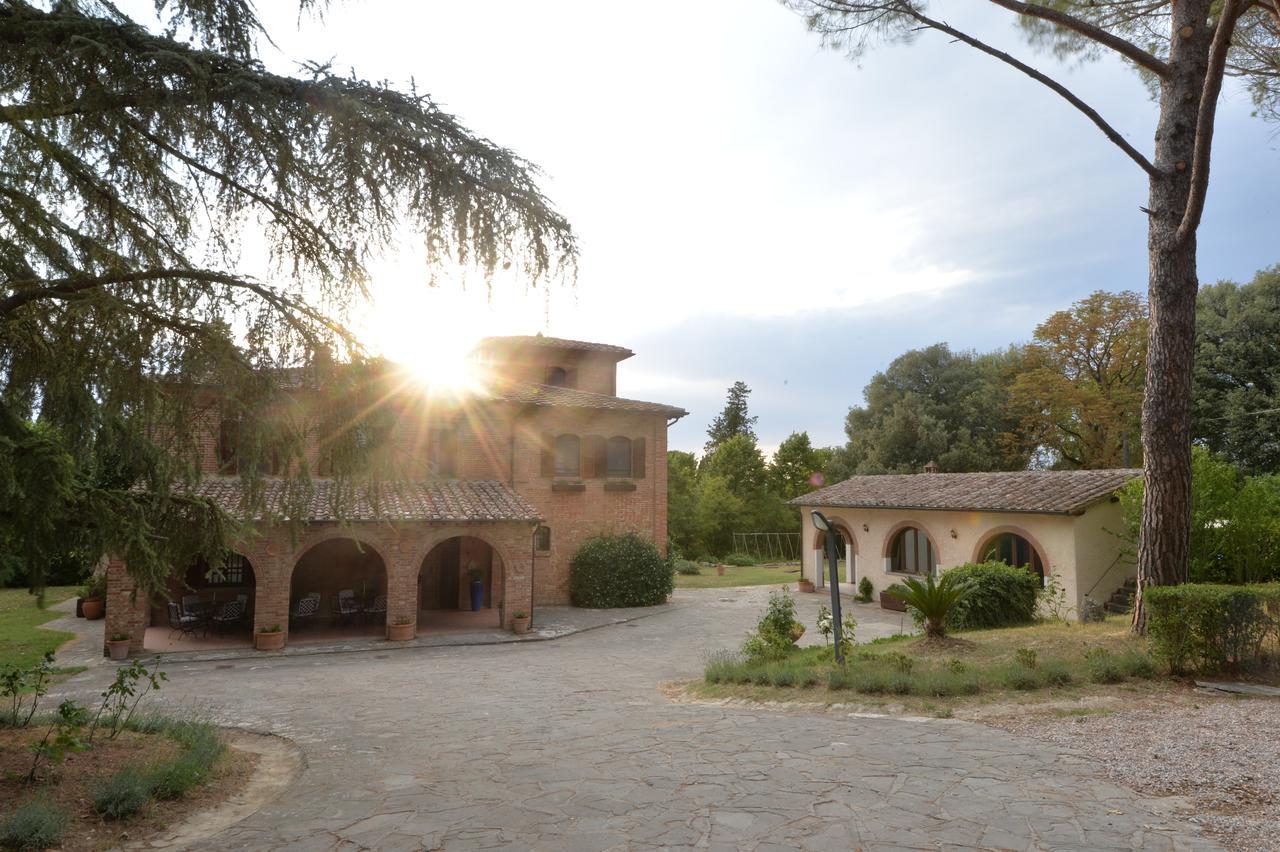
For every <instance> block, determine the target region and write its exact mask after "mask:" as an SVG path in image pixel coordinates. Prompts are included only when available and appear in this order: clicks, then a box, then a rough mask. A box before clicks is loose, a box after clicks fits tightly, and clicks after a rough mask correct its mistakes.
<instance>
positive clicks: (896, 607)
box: [880, 592, 907, 612]
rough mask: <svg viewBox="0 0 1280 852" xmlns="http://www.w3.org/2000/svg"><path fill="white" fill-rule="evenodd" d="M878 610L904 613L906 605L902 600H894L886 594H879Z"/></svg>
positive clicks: (894, 598)
mask: <svg viewBox="0 0 1280 852" xmlns="http://www.w3.org/2000/svg"><path fill="white" fill-rule="evenodd" d="M880 608H881V609H889V610H893V611H894V612H906V611H907V604H906V602H905V601H903V600H902V598H896V597H894V596H893V595H891V594H889V593H888V592H881V593H880Z"/></svg>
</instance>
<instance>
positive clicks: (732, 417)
mask: <svg viewBox="0 0 1280 852" xmlns="http://www.w3.org/2000/svg"><path fill="white" fill-rule="evenodd" d="M749 396H751V388H749V387H747V383H746V382H743V381H736V382H734V383H733V385H732V386H731V387H730V388H729V392H728V394H727V395H726V397H725V403H724V410H723V411H721V412H720V413H719V414H717V415H716V419H715V420H712V421H711V425H710V426H708V427H707V446H706V450H707V452H711V451H712V450H714V449H715V448H716V447H718V446H719V445H720V444H722V443H724V442H725V441H727V440H729V439H730V438H732V437H734V436H735V435H746V436H747V437H748V438H750V439H751V440H752V441H754V440H755V439H756V433H755V425H756V421H757V420H759V419H760V418H758V417H753V416H751V415H750V414H749V413H748V411H747V397H749Z"/></svg>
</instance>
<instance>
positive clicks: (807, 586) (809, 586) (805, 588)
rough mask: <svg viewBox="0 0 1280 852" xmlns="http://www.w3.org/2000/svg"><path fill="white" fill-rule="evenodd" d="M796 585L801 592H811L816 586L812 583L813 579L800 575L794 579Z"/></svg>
mask: <svg viewBox="0 0 1280 852" xmlns="http://www.w3.org/2000/svg"><path fill="white" fill-rule="evenodd" d="M796 585H797V586H799V587H800V591H802V592H812V591H813V590H814V589H815V588H816V586H814V585H813V581H812V580H810V579H809V578H808V577H801V578H800V579H799V580H797V581H796Z"/></svg>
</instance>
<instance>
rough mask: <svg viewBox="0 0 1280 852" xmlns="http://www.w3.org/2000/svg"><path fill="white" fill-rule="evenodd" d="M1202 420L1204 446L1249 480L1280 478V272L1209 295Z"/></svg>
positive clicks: (1199, 335) (1198, 389)
mask: <svg viewBox="0 0 1280 852" xmlns="http://www.w3.org/2000/svg"><path fill="white" fill-rule="evenodd" d="M1194 414H1195V419H1194V423H1195V428H1194V434H1195V438H1196V441H1197V443H1200V444H1203V445H1204V446H1206V447H1208V448H1209V449H1211V450H1213V451H1214V452H1215V453H1219V454H1221V455H1222V456H1224V457H1225V458H1226V459H1228V460H1229V461H1231V462H1232V463H1233V464H1236V465H1239V466H1240V467H1241V468H1242V469H1243V470H1244V471H1245V472H1246V473H1249V474H1260V473H1280V267H1272V268H1270V269H1264V270H1262V271H1260V272H1259V273H1258V274H1257V275H1256V276H1254V279H1253V281H1251V282H1250V283H1248V284H1244V285H1239V284H1234V283H1232V282H1230V281H1222V282H1219V283H1217V284H1210V285H1207V286H1205V287H1202V288H1201V290H1200V296H1199V299H1198V301H1197V304H1196V374H1195V409H1194Z"/></svg>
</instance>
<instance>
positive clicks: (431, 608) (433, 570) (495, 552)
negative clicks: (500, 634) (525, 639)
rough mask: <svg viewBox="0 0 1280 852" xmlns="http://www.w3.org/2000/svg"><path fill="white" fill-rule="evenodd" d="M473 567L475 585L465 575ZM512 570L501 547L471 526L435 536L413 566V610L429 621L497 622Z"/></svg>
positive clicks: (452, 623)
mask: <svg viewBox="0 0 1280 852" xmlns="http://www.w3.org/2000/svg"><path fill="white" fill-rule="evenodd" d="M472 568H474V569H475V570H476V571H477V572H478V573H479V578H478V582H479V585H478V586H475V585H474V582H477V581H475V580H473V578H472V577H471V576H470V571H471V569H472ZM511 570H512V562H511V561H510V560H509V559H508V558H507V556H506V554H505V552H504V548H502V547H500V546H499V545H498V544H497V543H496V542H494V541H492V540H491V539H490V538H489V537H488V536H485V535H483V534H480V535H477V534H475V531H474V530H472V529H461V530H451V531H449V533H448V534H442V535H439V536H434V537H433V541H432V542H431V545H430V546H429V547H428V548H426V549H425V550H424V551H423V552H422V553H421V554H420V558H419V559H418V561H417V564H416V570H415V572H414V573H415V577H416V584H415V586H416V591H415V603H414V612H415V616H416V618H417V619H418V620H419V621H423V622H425V624H426V626H428V627H432V626H436V625H440V626H462V625H472V626H476V627H480V626H495V627H496V626H502V623H503V622H504V620H505V619H504V618H503V615H502V610H503V608H504V605H505V603H506V597H507V593H508V587H509V583H508V581H509V575H510V572H511ZM475 589H478V591H479V598H478V600H477V599H476V598H475V597H473V590H475ZM477 603H478V604H479V605H478V606H476V604H477ZM427 613H429V614H427Z"/></svg>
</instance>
